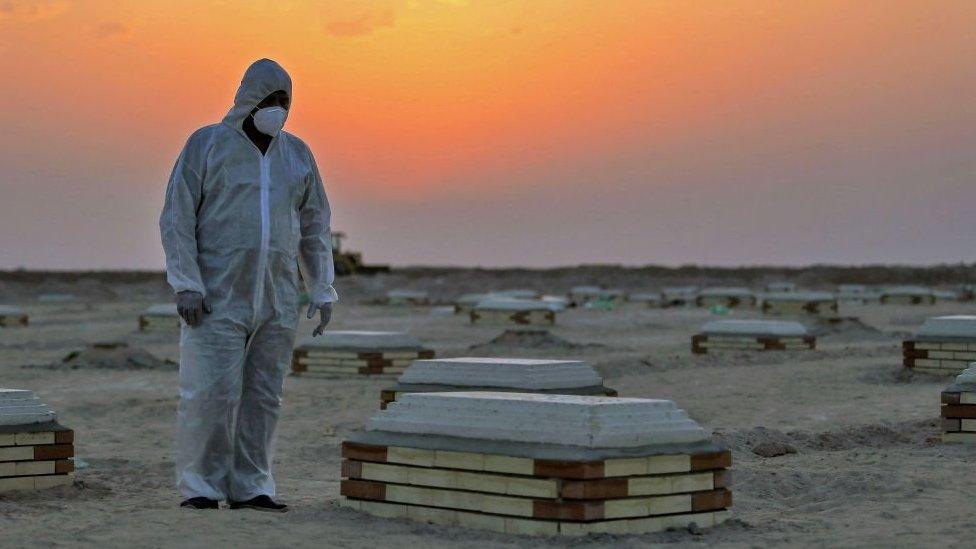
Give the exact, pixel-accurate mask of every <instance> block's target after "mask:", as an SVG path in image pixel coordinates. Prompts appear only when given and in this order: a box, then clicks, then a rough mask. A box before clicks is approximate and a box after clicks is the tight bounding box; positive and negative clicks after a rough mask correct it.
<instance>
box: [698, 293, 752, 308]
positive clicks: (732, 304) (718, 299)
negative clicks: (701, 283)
mask: <svg viewBox="0 0 976 549" xmlns="http://www.w3.org/2000/svg"><path fill="white" fill-rule="evenodd" d="M695 305H696V306H698V307H728V308H729V309H736V308H749V307H755V306H756V296H755V294H753V293H752V291H751V290H749V289H748V288H705V289H704V290H702V291H701V292H699V293H698V296H697V297H696V298H695Z"/></svg>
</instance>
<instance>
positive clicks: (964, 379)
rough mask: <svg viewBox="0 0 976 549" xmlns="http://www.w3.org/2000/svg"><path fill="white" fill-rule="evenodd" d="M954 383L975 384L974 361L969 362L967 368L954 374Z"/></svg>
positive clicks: (975, 369)
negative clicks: (956, 374)
mask: <svg viewBox="0 0 976 549" xmlns="http://www.w3.org/2000/svg"><path fill="white" fill-rule="evenodd" d="M956 383H958V384H959V385H972V384H976V362H973V363H970V365H969V367H968V368H966V369H965V370H963V371H962V373H961V374H959V375H958V376H956Z"/></svg>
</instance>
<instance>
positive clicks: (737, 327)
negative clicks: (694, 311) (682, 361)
mask: <svg viewBox="0 0 976 549" xmlns="http://www.w3.org/2000/svg"><path fill="white" fill-rule="evenodd" d="M816 347H817V339H816V338H815V337H814V336H812V335H810V334H809V333H808V332H807V329H806V327H804V326H803V325H802V324H800V323H799V322H788V321H782V320H713V321H711V322H706V323H705V325H704V326H702V331H701V333H698V334H695V335H693V336H692V337H691V352H692V354H696V355H702V354H706V353H712V352H716V351H800V350H809V349H816Z"/></svg>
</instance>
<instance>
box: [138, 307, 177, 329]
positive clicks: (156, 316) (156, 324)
mask: <svg viewBox="0 0 976 549" xmlns="http://www.w3.org/2000/svg"><path fill="white" fill-rule="evenodd" d="M179 329H180V315H179V313H178V312H177V310H176V304H175V303H157V304H155V305H151V306H149V307H148V308H147V309H146V310H145V311H143V313H142V314H141V315H139V331H140V332H175V331H179Z"/></svg>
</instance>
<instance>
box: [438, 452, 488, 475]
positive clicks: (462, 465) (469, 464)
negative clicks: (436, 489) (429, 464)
mask: <svg viewBox="0 0 976 549" xmlns="http://www.w3.org/2000/svg"><path fill="white" fill-rule="evenodd" d="M484 466H485V462H484V454H472V453H468V452H449V451H447V450H437V451H435V452H434V467H447V468H449V469H467V470H469V471H481V470H483V469H484Z"/></svg>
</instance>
